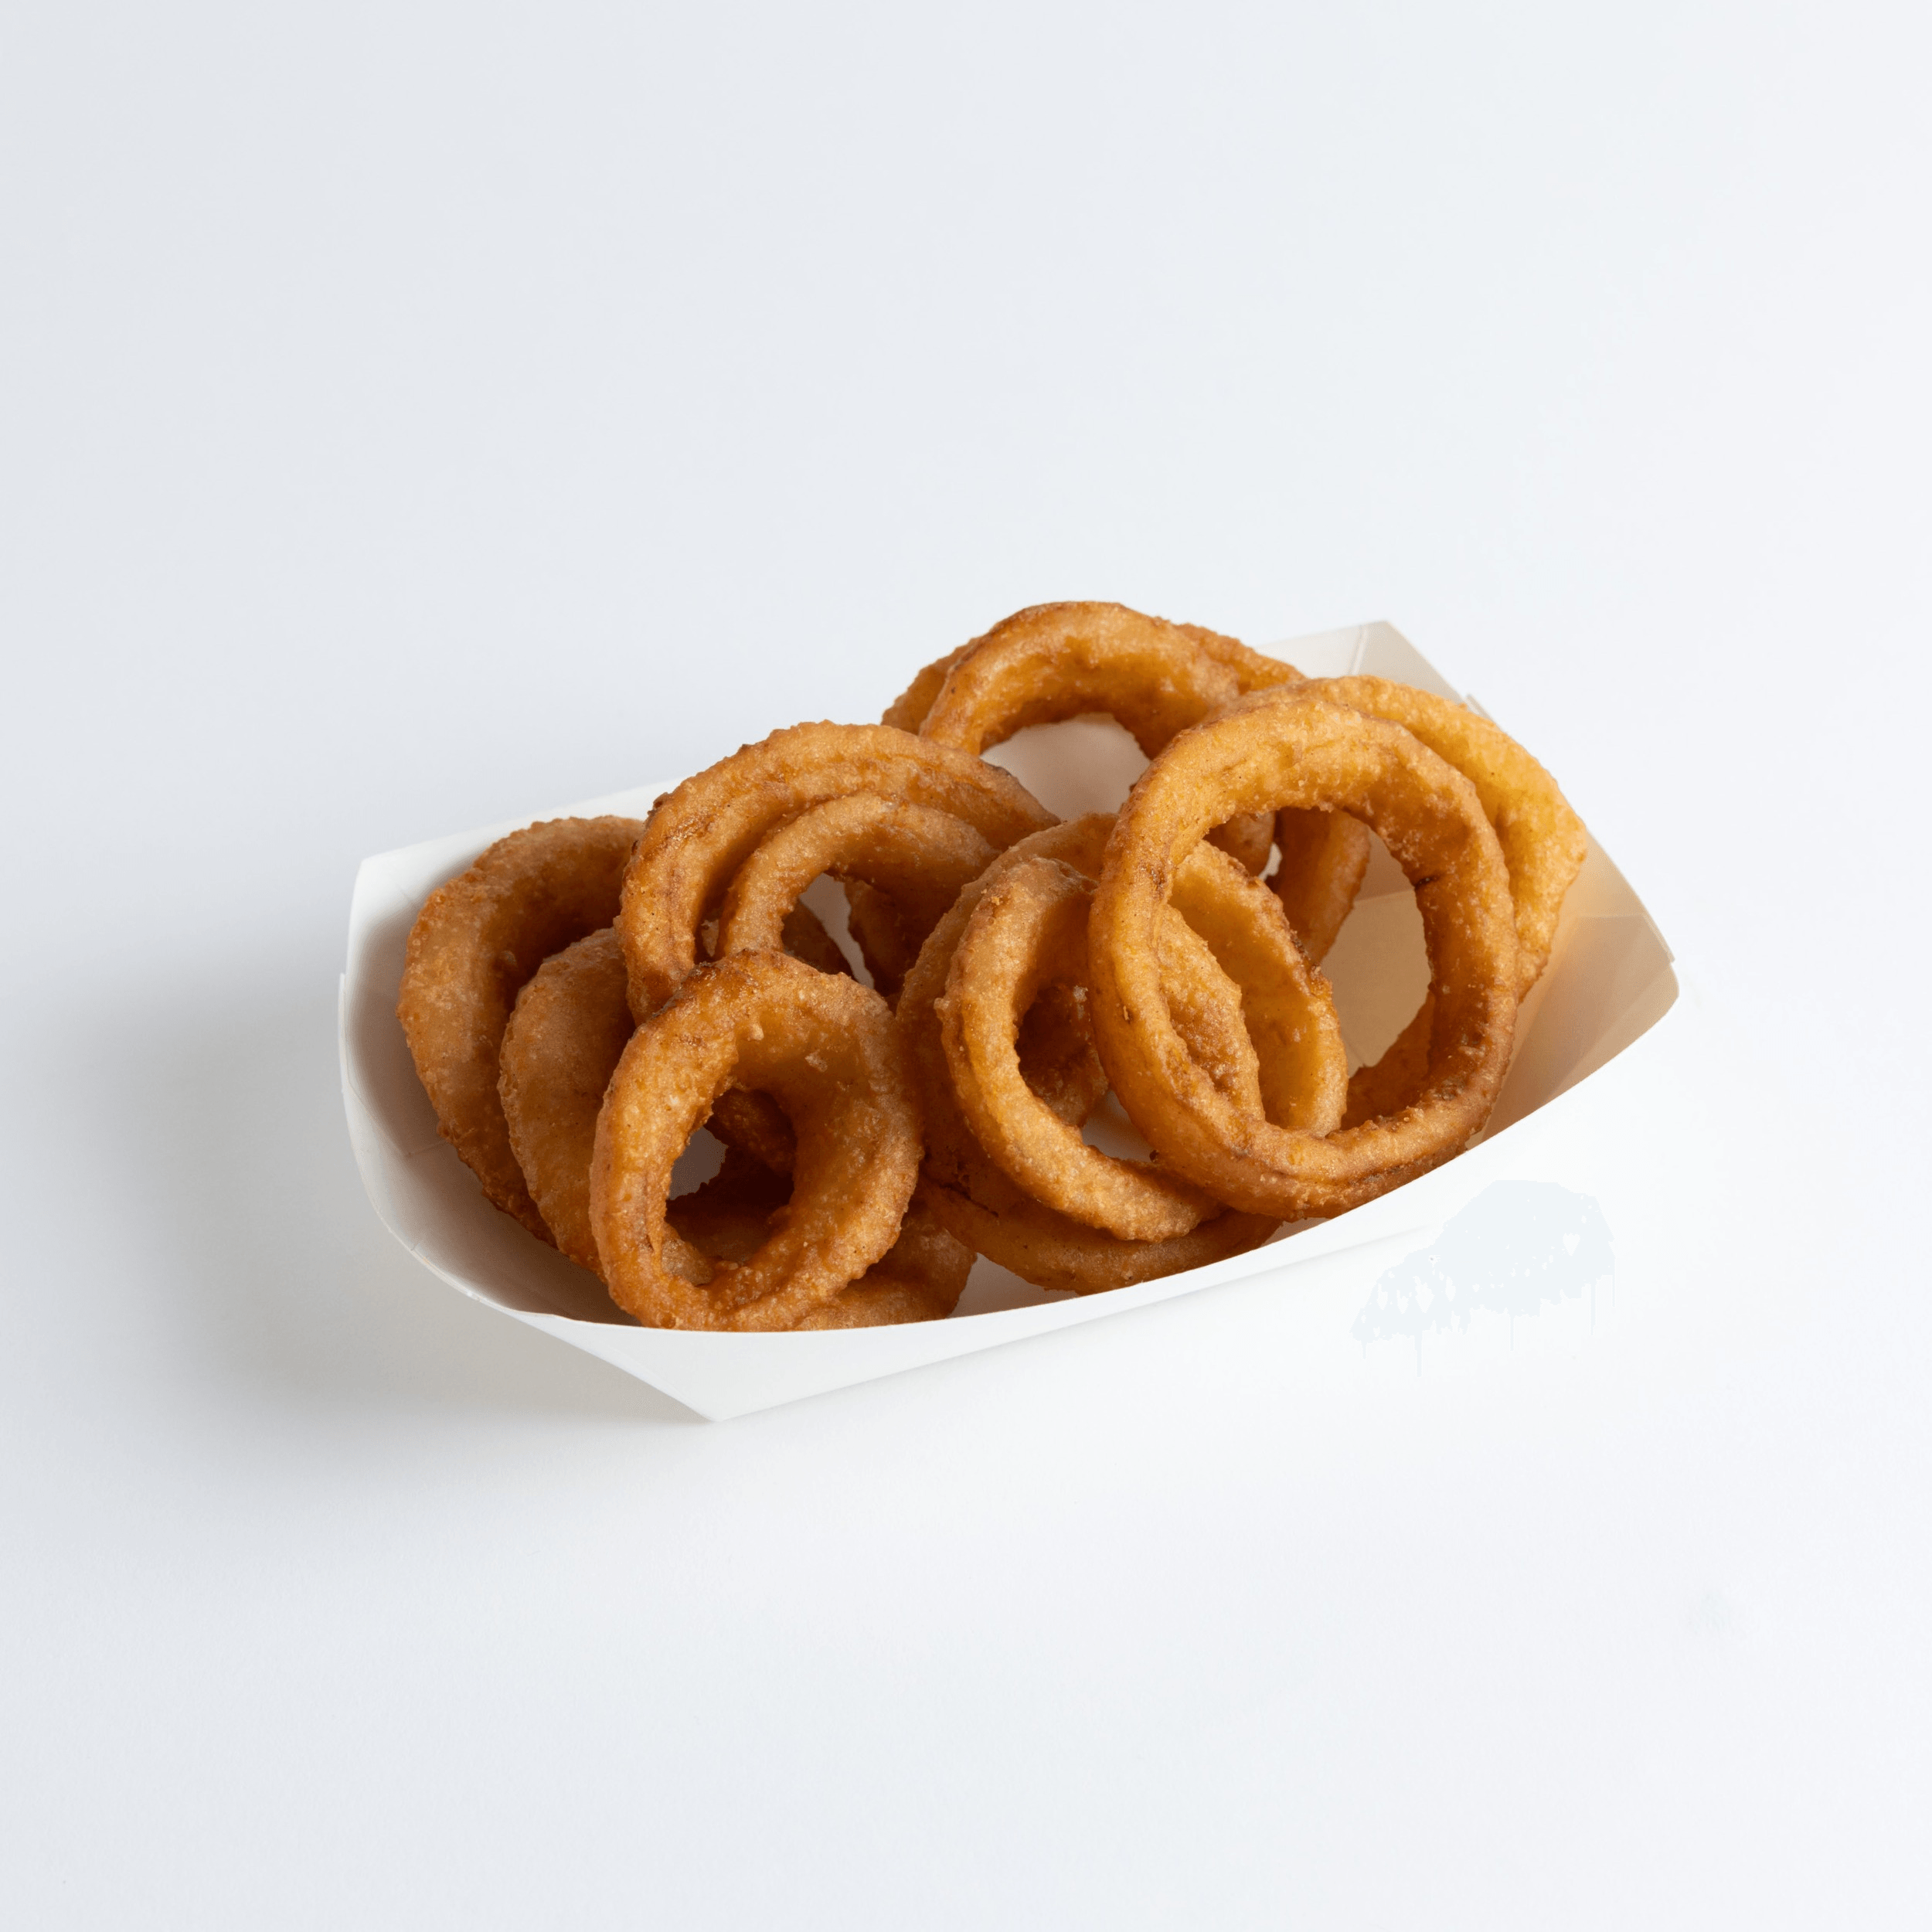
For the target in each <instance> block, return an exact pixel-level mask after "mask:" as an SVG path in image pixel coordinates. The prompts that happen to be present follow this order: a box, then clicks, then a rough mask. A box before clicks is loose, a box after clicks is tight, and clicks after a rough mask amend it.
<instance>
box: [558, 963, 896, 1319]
mask: <svg viewBox="0 0 1932 1932" xmlns="http://www.w3.org/2000/svg"><path fill="white" fill-rule="evenodd" d="M734 1084H736V1085H740V1086H744V1087H751V1088H753V1089H756V1090H761V1091H763V1090H768V1091H770V1093H772V1094H774V1096H775V1097H777V1100H778V1101H779V1103H780V1104H781V1107H783V1109H784V1113H785V1114H786V1116H787V1118H788V1120H789V1121H791V1124H792V1127H793V1128H794V1132H795V1134H796V1135H797V1153H796V1156H795V1158H794V1163H793V1185H792V1196H791V1204H790V1206H788V1207H787V1209H786V1212H785V1213H784V1216H782V1217H781V1223H780V1225H778V1226H777V1227H775V1228H774V1230H773V1232H772V1233H771V1234H770V1236H768V1237H767V1240H765V1241H764V1243H761V1244H760V1247H758V1249H757V1251H756V1252H755V1253H753V1254H752V1255H750V1257H748V1258H747V1259H746V1260H743V1261H741V1262H723V1263H719V1264H715V1265H714V1264H712V1263H711V1262H709V1261H708V1260H706V1257H704V1256H702V1254H700V1253H699V1252H698V1251H697V1250H695V1249H694V1248H692V1247H691V1246H690V1244H689V1243H687V1242H685V1240H682V1237H680V1236H679V1234H678V1233H677V1232H676V1230H675V1228H674V1227H672V1226H671V1225H670V1224H669V1223H668V1219H667V1216H666V1208H667V1206H668V1200H669V1196H670V1190H671V1176H672V1168H673V1167H674V1166H675V1164H676V1162H677V1158H678V1156H679V1154H681V1153H682V1151H683V1150H684V1147H685V1142H686V1141H689V1139H690V1138H691V1136H692V1134H694V1133H695V1132H696V1131H697V1129H698V1128H699V1127H700V1126H702V1124H704V1121H705V1120H706V1117H708V1116H709V1114H710V1112H711V1109H712V1106H713V1103H714V1102H715V1101H716V1100H717V1098H718V1097H719V1095H720V1094H723V1092H724V1091H725V1090H726V1088H728V1087H731V1086H733V1085H734ZM919 1157H920V1128H919V1107H918V1103H917V1100H916V1099H915V1098H914V1097H913V1091H912V1088H911V1086H910V1083H909V1082H908V1080H907V1078H906V1066H905V1062H904V1059H903V1052H902V1049H901V1048H900V1043H899V1040H898V1038H897V1036H896V1034H895V1032H894V1029H893V1022H892V1015H891V1012H890V1011H889V1009H888V1008H887V1006H886V1002H884V1001H883V999H881V998H879V995H877V994H876V993H874V992H871V991H870V990H869V989H868V988H866V987H863V986H861V985H859V984H858V983H857V982H856V981H853V980H849V979H842V978H836V977H835V976H834V975H830V974H827V973H819V972H815V971H812V969H811V968H810V967H808V966H805V965H803V964H801V963H800V962H799V961H797V960H794V959H793V958H791V957H790V956H789V955H788V954H784V953H735V954H733V955H732V956H731V957H730V958H728V959H721V960H717V961H713V962H711V963H709V964H706V965H705V966H703V967H701V968H699V969H698V970H696V971H694V972H693V973H692V974H691V975H689V977H688V978H686V980H685V982H684V983H683V984H682V985H681V986H680V987H679V988H678V990H677V992H676V993H675V995H674V997H673V998H671V999H670V1000H668V1001H667V1002H665V1005H662V1007H660V1008H659V1009H658V1010H657V1011H656V1012H654V1013H653V1014H652V1015H651V1017H650V1018H649V1019H646V1020H645V1022H643V1023H642V1024H641V1026H639V1027H638V1030H637V1031H636V1032H634V1033H633V1034H632V1035H631V1040H630V1043H629V1044H628V1046H626V1047H625V1048H624V1056H623V1058H622V1059H621V1060H619V1061H618V1063H617V1071H616V1073H614V1074H613V1075H612V1076H611V1085H610V1088H609V1090H608V1091H607V1093H606V1094H605V1096H604V1107H603V1110H602V1111H601V1112H600V1114H598V1117H597V1144H596V1151H595V1153H594V1157H593V1158H592V1162H591V1167H590V1226H591V1230H592V1232H593V1233H594V1236H595V1237H596V1240H597V1255H598V1258H599V1260H600V1262H601V1264H602V1270H603V1274H604V1281H605V1284H606V1285H607V1287H609V1289H610V1291H611V1299H612V1300H613V1301H615V1302H616V1303H617V1305H618V1306H619V1307H620V1308H624V1309H625V1310H626V1311H628V1312H629V1313H630V1314H631V1315H635V1316H636V1317H637V1318H638V1320H639V1321H641V1322H643V1323H644V1324H645V1325H646V1326H647V1327H652V1328H714V1329H716V1328H728V1329H747V1328H764V1329H770V1328H794V1327H796V1326H797V1325H798V1323H799V1321H801V1320H802V1319H803V1318H804V1317H806V1316H807V1315H811V1313H812V1312H813V1311H815V1309H818V1308H821V1307H822V1306H824V1305H825V1304H826V1303H828V1302H829V1301H832V1299H833V1298H835V1296H837V1295H838V1293H839V1292H840V1291H842V1289H844V1288H845V1287H847V1286H849V1284H851V1283H852V1281H855V1280H856V1279H857V1278H858V1277H859V1276H860V1275H862V1274H864V1273H865V1272H866V1270H867V1269H869V1267H871V1266H872V1264H873V1263H874V1262H876V1261H878V1260H880V1259H881V1258H882V1257H883V1256H884V1255H885V1254H886V1253H887V1251H888V1250H889V1249H890V1248H891V1247H893V1244H894V1243H895V1242H896V1240H898V1238H899V1232H900V1222H901V1220H902V1219H903V1216H904V1214H905V1211H906V1204H907V1202H909V1201H910V1199H911V1198H912V1192H913V1184H914V1182H916V1180H917V1176H918V1170H919Z"/></svg>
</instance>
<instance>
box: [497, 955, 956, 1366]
mask: <svg viewBox="0 0 1932 1932" xmlns="http://www.w3.org/2000/svg"><path fill="white" fill-rule="evenodd" d="M631 1031H632V1026H631V1008H630V1004H629V1002H628V999H627V998H626V997H625V990H624V952H623V949H622V947H620V946H619V945H618V944H617V934H616V933H615V932H614V930H612V929H611V927H608V926H607V927H604V930H602V931H601V932H598V933H593V934H591V935H590V937H588V938H587V939H580V940H578V941H577V944H575V945H574V946H571V947H566V948H565V950H564V951H563V952H561V953H559V954H556V955H555V956H554V957H552V958H549V959H547V960H546V961H544V963H543V966H542V968H540V969H539V971H538V972H537V975H536V978H533V979H532V980H531V981H530V982H529V985H526V987H525V988H524V989H523V991H522V993H520V994H519V995H518V997H517V1004H516V1011H515V1014H514V1015H512V1018H511V1020H510V1024H509V1028H508V1029H507V1030H506V1031H505V1033H504V1036H503V1071H502V1080H501V1083H500V1085H501V1090H502V1096H503V1111H504V1114H505V1117H506V1119H507V1120H508V1121H509V1129H510V1138H511V1141H512V1145H514V1146H515V1149H516V1152H517V1158H518V1159H519V1161H520V1162H522V1166H523V1172H524V1177H525V1179H526V1181H527V1182H529V1188H530V1192H531V1193H532V1196H534V1197H535V1199H536V1202H537V1205H538V1206H539V1208H541V1209H542V1210H543V1217H544V1219H545V1220H546V1222H547V1223H549V1226H550V1228H551V1230H552V1231H553V1233H554V1234H555V1235H556V1244H557V1246H558V1247H560V1249H561V1250H563V1253H566V1255H568V1256H569V1257H570V1259H571V1260H573V1261H575V1262H577V1264H579V1265H580V1266H581V1267H587V1268H588V1269H589V1270H590V1271H591V1273H592V1274H600V1265H599V1262H598V1257H597V1242H596V1240H595V1239H594V1236H593V1235H592V1233H591V1230H590V1162H591V1159H592V1156H593V1155H594V1151H595V1148H596V1145H597V1113H598V1111H599V1109H600V1107H601V1106H602V1105H603V1102H604V1090H605V1089H606V1088H607V1087H608V1086H609V1084H610V1081H611V1075H612V1074H613V1073H615V1072H616V1071H617V1062H618V1061H619V1060H621V1058H622V1057H623V1054H624V1046H625V1045H626V1043H628V1040H629V1039H630V1037H631ZM781 1118H782V1116H781ZM786 1132H787V1135H789V1134H790V1132H791V1128H790V1126H789V1124H787V1127H786ZM790 1151H791V1150H790V1148H789V1147H788V1148H787V1154H788V1155H789V1153H790ZM789 1199H791V1183H790V1182H788V1181H787V1179H785V1178H784V1176H783V1175H780V1174H774V1172H771V1170H770V1168H766V1167H764V1166H763V1165H760V1163H759V1162H757V1161H755V1160H753V1159H752V1158H750V1156H748V1155H745V1154H743V1153H741V1152H740V1151H738V1150H737V1149H736V1148H730V1149H728V1150H727V1151H726V1155H725V1158H724V1165H723V1167H722V1168H719V1171H718V1172H717V1173H716V1174H714V1175H713V1176H712V1177H711V1179H709V1180H708V1181H706V1182H705V1183H704V1184H703V1185H702V1186H700V1187H699V1188H697V1189H694V1190H693V1191H692V1192H691V1193H689V1194H685V1195H680V1196H677V1197H676V1198H675V1199H673V1200H672V1201H671V1202H670V1203H669V1204H668V1206H667V1207H666V1209H665V1216H666V1218H667V1219H668V1220H669V1222H670V1223H671V1225H672V1227H673V1228H674V1229H675V1230H676V1231H677V1233H679V1235H680V1236H682V1237H683V1239H684V1240H685V1241H686V1242H688V1243H689V1244H690V1246H691V1247H693V1248H695V1249H696V1250H698V1251H699V1253H701V1254H702V1255H704V1256H705V1257H706V1258H707V1260H710V1261H713V1262H716V1261H743V1260H747V1259H748V1258H749V1257H750V1256H751V1255H752V1254H753V1253H755V1252H756V1251H757V1250H758V1249H759V1248H760V1247H762V1246H763V1245H764V1243H765V1241H766V1240H767V1238H768V1236H770V1232H771V1227H770V1222H771V1216H773V1215H774V1213H777V1210H778V1209H781V1208H782V1207H783V1206H784V1205H785V1203H786V1202H787V1201H788V1200H789ZM972 1265H973V1256H972V1251H971V1249H969V1248H967V1247H964V1246H962V1245H961V1243H958V1242H957V1241H955V1240H954V1239H953V1238H952V1236H950V1235H949V1234H947V1233H946V1232H945V1230H944V1229H942V1228H941V1227H940V1226H939V1225H938V1223H937V1222H935V1221H934V1220H933V1219H931V1218H930V1216H922V1215H921V1214H920V1212H919V1211H918V1210H917V1209H911V1210H909V1211H908V1213H907V1215H906V1220H905V1222H904V1223H903V1226H901V1227H900V1232H899V1238H898V1240H896V1241H895V1242H894V1243H893V1246H892V1247H891V1248H890V1249H889V1250H888V1251H887V1252H886V1255H885V1256H884V1257H883V1259H881V1260H879V1261H876V1262H875V1263H874V1264H872V1267H870V1268H869V1269H868V1270H866V1273H865V1274H862V1275H861V1276H860V1277H859V1279H858V1280H857V1281H855V1282H854V1283H853V1284H852V1286H851V1287H849V1288H846V1289H845V1290H843V1291H842V1292H841V1293H840V1294H838V1296H837V1297H836V1298H835V1299H834V1300H833V1301H832V1302H830V1303H828V1304H826V1305H825V1306H824V1307H822V1308H815V1309H814V1310H813V1311H811V1314H809V1315H806V1316H804V1318H802V1319H801V1321H799V1323H798V1326H799V1327H801V1328H869V1327H876V1326H877V1325H880V1324H882V1323H885V1322H890V1321H933V1320H936V1319H937V1318H940V1317H941V1316H944V1315H950V1314H951V1312H952V1311H953V1308H954V1305H955V1304H957V1301H958V1300H959V1297H960V1293H961V1290H962V1289H963V1288H964V1287H965V1285H966V1277H967V1275H968V1273H969V1272H970V1271H971V1267H972ZM705 1272H706V1273H707V1274H708V1273H709V1270H705ZM699 1285H702V1284H699Z"/></svg>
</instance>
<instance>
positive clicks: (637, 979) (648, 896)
mask: <svg viewBox="0 0 1932 1932" xmlns="http://www.w3.org/2000/svg"><path fill="white" fill-rule="evenodd" d="M854 792H872V793H874V794H876V795H878V796H879V797H880V798H884V799H886V800H887V801H889V802H892V803H894V804H918V805H927V806H931V807H933V808H935V809H937V810H938V811H944V812H947V813H948V814H950V815H951V816H952V817H954V818H962V819H964V820H965V821H966V822H967V823H968V825H971V826H972V827H973V828H975V830H976V831H978V832H979V833H980V834H981V835H982V836H983V837H984V838H986V839H987V840H988V842H989V843H991V844H992V845H994V846H995V847H996V848H1004V847H1005V846H1007V845H1011V844H1012V842H1013V841H1014V840H1015V839H1016V838H1022V837H1024V836H1025V835H1026V834H1027V833H1029V832H1038V831H1039V830H1040V829H1041V828H1043V827H1044V826H1046V825H1051V824H1052V823H1053V814H1052V813H1051V812H1049V811H1047V809H1046V807H1045V806H1043V804H1040V802H1039V800H1038V799H1036V798H1034V797H1033V796H1032V794H1031V793H1030V792H1029V791H1027V790H1026V787H1024V786H1022V784H1020V783H1019V781H1018V780H1017V779H1015V778H1014V777H1012V776H1011V775H1010V774H1009V773H1006V772H1004V771H1002V770H1000V769H999V768H998V767H997V766H996V765H989V764H986V763H985V760H981V759H978V758H975V757H970V756H968V754H967V753H964V752H961V751H957V750H954V749H952V748H951V747H947V746H943V745H937V744H932V743H927V741H926V740H923V739H920V738H915V737H913V736H910V734H909V733H906V732H903V731H899V730H894V729H893V727H892V726H888V725H835V724H803V725H794V726H791V728H790V729H789V730H784V731H774V733H772V734H771V736H770V737H768V738H767V739H765V740H763V741H762V742H761V743H758V744H755V745H747V747H745V748H744V749H743V750H742V751H739V752H736V753H734V754H733V756H732V757H729V758H726V759H723V760H720V761H719V763H718V764H715V765H713V766H712V767H710V768H709V770H706V771H702V772H700V773H699V774H698V775H697V776H696V777H695V778H688V779H686V780H685V782H684V783H683V784H681V785H679V787H678V788H677V789H676V790H675V791H673V792H671V793H670V794H668V795H667V796H666V797H665V798H661V799H660V800H659V801H658V804H657V806H656V808H655V809H654V810H653V811H652V812H651V816H650V818H649V819H648V821H646V823H645V828H644V833H643V835H642V837H641V838H639V839H638V846H637V850H636V852H635V853H634V855H633V856H632V858H631V864H630V866H629V868H628V870H627V871H626V872H625V874H624V893H623V901H622V905H621V909H620V910H619V913H618V916H617V930H618V932H619V933H620V934H621V935H622V937H623V940H624V958H625V961H626V963H627V964H628V966H629V968H630V975H631V1011H632V1012H634V1013H635V1014H637V1015H638V1017H639V1018H640V1019H641V1018H643V1017H644V1016H645V1015H647V1014H648V1013H649V1012H651V1011H652V1010H653V1009H655V1008H656V1007H657V1006H658V1005H662V1002H664V1001H665V1000H667V999H668V998H670V997H671V995H672V994H673V993H674V992H676V990H677V988H678V987H679V985H680V984H681V983H682V981H683V980H684V978H685V975H687V974H688V973H689V972H690V971H692V968H693V967H695V966H696V964H697V963H698V943H699V929H700V927H702V924H703V923H704V920H705V919H706V917H707V916H708V914H709V913H710V911H711V910H712V909H713V907H714V906H716V904H717V903H718V902H719V900H722V899H723V896H724V893H725V891H726V888H727V887H728V886H730V883H731V880H732V878H733V876H734V875H735V874H736V872H737V870H738V868H739V867H740V866H741V865H743V863H744V862H745V861H746V859H748V858H750V855H751V854H752V853H753V851H755V850H756V849H757V846H758V845H759V843H760V841H761V840H763V838H764V836H765V835H766V834H767V832H770V830H771V829H772V828H773V827H774V825H777V823H778V822H779V821H781V819H785V818H791V817H793V816H794V815H796V814H798V813H799V812H801V811H807V810H808V809H809V808H811V807H812V806H814V805H818V804H824V803H825V801H827V800H828V799H833V798H845V797H847V796H849V794H852V793H854Z"/></svg>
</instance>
